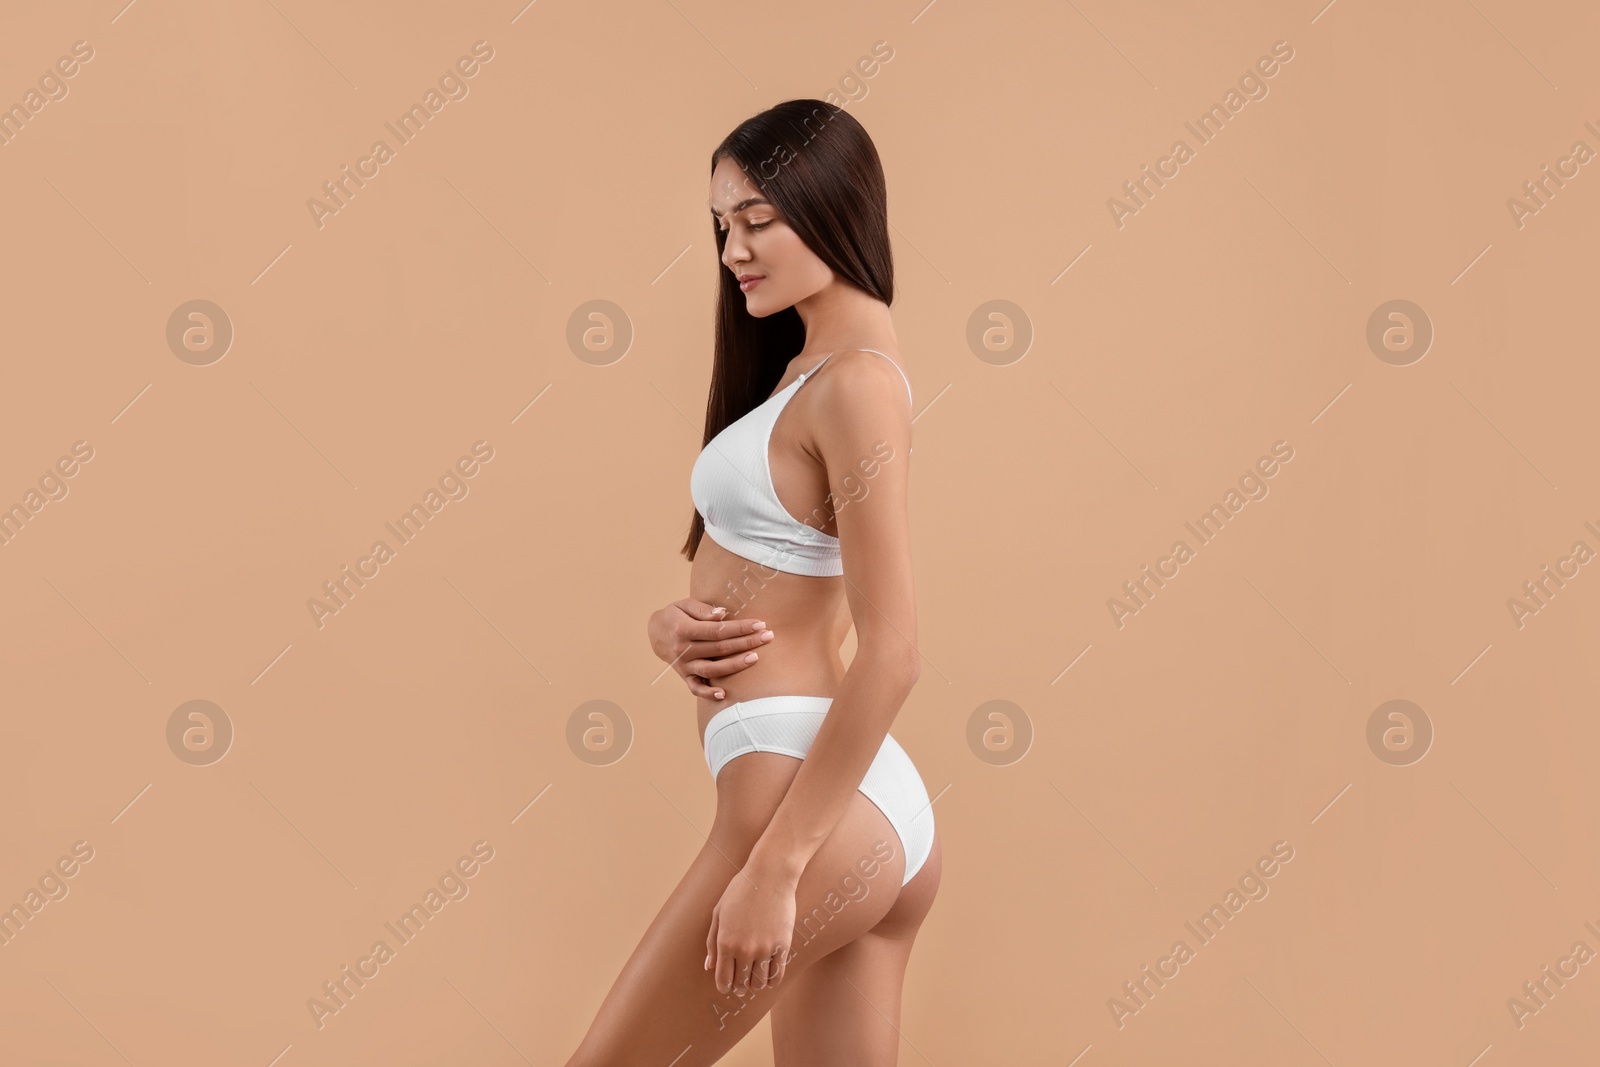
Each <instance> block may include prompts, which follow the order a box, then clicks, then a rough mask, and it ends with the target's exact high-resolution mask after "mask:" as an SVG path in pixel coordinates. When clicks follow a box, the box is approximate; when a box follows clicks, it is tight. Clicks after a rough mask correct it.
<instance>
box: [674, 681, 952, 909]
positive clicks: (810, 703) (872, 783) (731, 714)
mask: <svg viewBox="0 0 1600 1067" xmlns="http://www.w3.org/2000/svg"><path fill="white" fill-rule="evenodd" d="M832 703H833V698H832V697H818V696H770V697H756V698H754V699H753V700H741V701H739V702H738V703H737V704H730V705H729V706H728V707H725V708H723V709H722V710H721V711H719V712H717V713H716V714H715V715H713V716H712V717H711V721H710V722H708V723H706V766H707V767H709V768H711V777H712V779H713V780H715V779H716V777H717V775H718V774H720V773H722V768H723V767H724V766H726V765H727V763H728V761H729V760H731V759H733V758H735V757H736V756H742V755H744V754H745V753H746V752H776V753H779V754H781V755H785V756H794V757H795V758H797V759H805V758H806V753H807V752H809V751H811V742H813V741H814V740H816V737H817V731H818V730H819V729H820V728H821V727H822V720H823V717H824V716H826V715H827V713H828V707H829V706H830V705H831V704H832ZM860 788H861V792H862V793H864V794H866V797H867V799H868V800H870V801H872V802H873V803H874V804H876V805H877V806H878V810H879V811H881V812H883V814H884V816H885V817H886V818H888V820H889V824H890V825H891V826H893V827H894V832H895V833H896V834H897V835H899V837H900V846H901V848H902V849H904V851H905V857H906V873H905V877H904V878H902V879H901V881H900V884H901V885H904V884H906V883H907V882H909V881H911V878H912V876H913V875H915V874H916V873H917V871H919V870H921V869H922V864H923V863H924V862H925V861H926V860H927V858H928V854H929V853H930V852H932V851H933V804H932V803H931V802H930V801H929V800H928V791H927V789H926V788H924V786H923V784H922V776H921V775H920V774H918V773H917V768H916V765H915V764H913V763H912V762H911V757H910V756H908V755H906V751H905V749H903V748H901V747H900V742H898V741H896V740H895V739H894V737H893V736H892V735H885V736H884V739H883V745H882V747H881V748H879V749H878V754H877V756H875V757H874V758H873V760H872V766H870V767H868V768H867V775H866V777H865V778H863V779H862V780H861V786H860Z"/></svg>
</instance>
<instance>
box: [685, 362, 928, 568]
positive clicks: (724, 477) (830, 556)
mask: <svg viewBox="0 0 1600 1067" xmlns="http://www.w3.org/2000/svg"><path fill="white" fill-rule="evenodd" d="M860 351H863V352H872V353H874V354H876V355H880V356H883V358H884V359H888V360H889V362H890V363H894V360H892V359H889V357H888V356H887V355H884V353H882V352H879V351H878V350H877V349H875V348H864V349H860ZM832 355H833V353H832V352H829V353H828V355H826V356H823V357H822V360H821V362H819V363H818V364H817V365H816V367H812V368H811V369H810V370H808V371H806V372H805V373H804V374H802V375H800V377H798V378H796V379H795V380H794V381H792V382H790V383H789V384H788V385H787V386H786V387H784V388H783V389H781V390H779V391H778V392H777V393H775V394H774V395H772V396H770V397H768V398H767V399H766V400H764V401H762V402H761V403H760V404H758V405H756V406H755V407H754V408H752V409H751V410H749V411H748V412H746V413H745V414H744V415H743V416H741V417H740V418H738V419H737V420H735V421H734V422H732V423H729V424H728V426H727V427H726V428H725V429H724V430H723V431H722V432H721V433H719V434H717V436H715V437H713V438H712V439H711V443H710V444H708V445H706V447H705V448H703V449H701V450H700V455H699V456H698V457H697V458H696V459H695V461H694V470H693V471H692V472H691V473H690V475H689V495H690V496H691V497H693V498H694V506H695V510H697V511H699V512H700V517H701V518H702V519H704V520H705V527H706V534H707V536H709V537H710V538H711V539H712V540H713V541H715V542H716V543H717V544H719V545H721V546H722V547H723V548H725V549H727V550H728V551H729V552H732V553H733V554H735V555H737V556H743V557H744V558H745V559H748V560H750V561H751V562H753V563H759V564H761V565H762V566H764V567H770V568H772V569H774V570H780V571H786V572H787V573H789V574H806V575H811V576H813V577H836V576H838V575H841V574H843V573H844V561H843V559H842V558H841V556H840V553H839V539H838V538H837V537H835V536H833V535H832V534H828V533H823V532H822V531H821V530H819V529H817V528H816V527H815V526H808V525H806V524H805V523H803V522H801V521H800V520H799V519H796V518H795V517H794V516H792V515H790V514H789V512H788V510H787V509H786V508H785V507H784V506H783V504H782V502H781V501H779V500H778V493H777V490H776V489H774V488H773V485H772V467H771V466H770V465H769V463H768V462H767V448H768V444H769V442H770V441H771V440H772V427H773V426H774V425H775V424H776V423H777V421H778V415H779V414H780V413H781V412H782V411H783V409H784V408H785V407H786V406H787V405H788V403H789V399H790V398H791V397H793V396H794V394H795V393H796V392H797V391H799V389H800V387H801V386H802V385H804V384H805V381H806V379H807V378H809V377H811V376H812V375H813V374H815V373H816V372H817V369H818V368H819V367H821V366H822V364H823V363H826V362H828V359H829V357H830V356H832ZM894 367H895V370H900V365H899V364H898V363H894ZM900 377H902V378H905V377H906V372H905V371H903V370H901V371H900ZM906 396H907V397H908V398H911V379H909V378H906ZM911 399H912V405H913V406H915V404H916V401H915V398H911ZM819 511H820V509H819ZM818 517H819V518H820V517H821V516H820V515H819V516H818Z"/></svg>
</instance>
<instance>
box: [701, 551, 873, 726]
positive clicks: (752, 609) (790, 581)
mask: <svg viewBox="0 0 1600 1067" xmlns="http://www.w3.org/2000/svg"><path fill="white" fill-rule="evenodd" d="M689 595H690V596H691V597H693V598H694V599H696V600H703V601H705V602H706V603H707V604H710V605H712V606H713V607H718V606H720V607H725V608H727V609H728V614H727V618H728V619H730V620H735V621H737V620H740V619H759V620H761V621H762V622H764V623H766V629H768V630H771V631H772V634H773V636H772V640H771V641H768V642H767V643H766V644H763V645H758V646H757V647H756V648H755V649H754V650H753V651H755V652H756V653H757V654H758V656H759V659H757V661H756V662H755V663H752V664H750V666H748V667H746V668H745V669H744V670H742V671H738V672H736V673H734V674H729V675H724V676H723V677H721V678H713V679H711V684H712V685H714V686H716V687H717V688H719V689H721V690H722V691H723V693H724V694H725V695H724V697H723V699H721V700H713V699H710V698H708V697H697V698H696V702H697V705H698V708H697V711H698V716H697V717H698V719H699V727H698V729H699V734H700V740H701V744H702V745H703V744H704V743H705V734H706V723H708V722H710V721H711V717H712V716H713V715H715V714H716V713H717V712H719V711H721V710H722V709H723V708H726V707H729V706H731V705H733V704H736V703H738V702H739V701H741V700H754V699H755V698H756V697H765V696H792V695H793V696H832V695H833V694H834V691H835V689H837V687H838V685H839V680H840V679H841V678H842V677H844V661H843V660H842V659H841V658H840V656H839V649H840V648H841V647H842V646H843V645H844V639H845V637H846V635H847V634H849V632H850V605H849V601H847V600H846V599H845V595H844V578H842V577H821V578H819V577H813V576H811V575H807V574H790V573H788V572H786V571H774V570H773V569H772V568H770V567H763V566H762V565H761V564H759V563H753V562H751V561H750V560H747V559H745V558H744V557H743V556H739V555H735V554H734V553H732V552H729V551H728V550H727V549H725V548H723V547H722V546H721V545H719V544H717V543H716V542H715V541H713V540H712V539H711V538H710V537H709V536H703V537H701V538H700V547H699V548H698V549H697V550H696V551H695V556H694V562H693V563H692V564H691V565H690V568H689ZM747 654H748V653H735V655H740V656H742V655H747Z"/></svg>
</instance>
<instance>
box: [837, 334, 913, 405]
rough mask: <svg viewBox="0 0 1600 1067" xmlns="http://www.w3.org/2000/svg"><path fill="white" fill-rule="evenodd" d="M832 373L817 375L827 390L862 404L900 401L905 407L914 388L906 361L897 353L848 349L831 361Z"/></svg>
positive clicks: (842, 350)
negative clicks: (910, 391)
mask: <svg viewBox="0 0 1600 1067" xmlns="http://www.w3.org/2000/svg"><path fill="white" fill-rule="evenodd" d="M828 366H829V368H830V369H829V372H828V373H826V374H819V375H817V382H818V384H819V385H822V384H823V382H825V381H827V380H828V379H830V378H831V379H832V381H831V382H830V383H829V384H827V385H825V386H824V388H825V389H826V390H827V391H828V392H830V393H833V394H847V395H849V396H850V397H852V398H854V399H857V400H862V401H877V400H889V401H896V400H897V401H898V403H899V404H900V405H901V406H902V407H903V406H904V405H905V402H906V395H907V392H908V391H909V388H910V380H911V379H910V376H909V375H908V374H907V373H906V369H905V361H904V360H902V359H901V358H900V354H899V353H898V352H895V351H893V350H887V349H885V350H879V349H872V348H846V349H840V350H839V351H837V352H835V353H834V354H833V355H832V356H830V357H829V359H828Z"/></svg>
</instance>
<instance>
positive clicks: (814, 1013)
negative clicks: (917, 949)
mask: <svg viewBox="0 0 1600 1067" xmlns="http://www.w3.org/2000/svg"><path fill="white" fill-rule="evenodd" d="M941 867H942V861H941V859H940V844H939V837H938V834H937V833H935V835H934V838H933V851H932V852H931V853H929V854H928V858H927V860H926V862H924V863H923V865H922V869H921V870H919V871H918V872H917V873H916V876H915V877H913V878H912V879H911V881H910V882H907V883H906V885H905V886H904V888H902V889H901V890H900V896H899V899H897V900H896V901H895V904H894V907H892V908H890V909H889V913H888V914H887V915H885V916H884V917H883V919H882V920H881V921H879V923H878V925H876V926H874V927H873V928H872V929H871V930H869V931H867V932H866V933H864V934H862V935H861V936H860V937H858V938H856V939H855V940H854V941H852V942H850V943H849V944H848V945H845V946H844V947H843V948H841V949H839V950H838V951H837V952H834V953H832V954H830V955H829V956H827V957H826V958H825V959H823V960H822V961H821V962H819V963H817V964H816V965H814V966H812V967H810V968H807V970H806V971H805V973H804V974H802V975H799V976H798V979H799V980H798V981H796V982H795V983H794V985H793V987H792V988H790V989H789V990H788V991H787V992H786V993H785V994H784V996H783V999H782V1000H780V1001H779V1002H778V1004H777V1006H776V1007H775V1008H774V1009H773V1011H772V1054H773V1060H772V1061H773V1063H774V1064H775V1065H776V1067H814V1065H816V1064H850V1065H851V1067H895V1064H896V1063H898V1062H899V1061H898V1059H897V1058H896V1057H897V1053H898V1052H899V1049H900V1041H901V1039H902V1036H903V1035H902V1034H901V1032H900V990H901V986H902V985H903V984H904V981H905V977H906V963H907V962H908V961H909V960H910V959H911V945H912V942H913V941H914V940H915V939H916V936H917V930H918V929H919V928H920V927H921V926H922V920H923V919H924V918H926V917H927V914H928V911H929V909H930V908H932V907H933V897H934V894H935V893H937V892H938V891H939V874H940V871H941ZM784 985H789V980H788V979H787V978H786V979H784ZM913 1047H915V1046H913ZM912 1058H914V1059H915V1058H920V1057H915V1056H914V1057H912Z"/></svg>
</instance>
